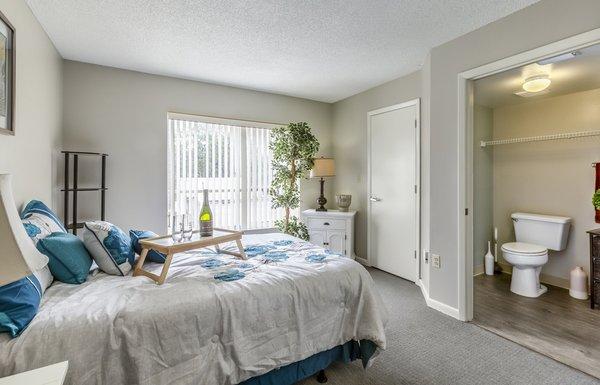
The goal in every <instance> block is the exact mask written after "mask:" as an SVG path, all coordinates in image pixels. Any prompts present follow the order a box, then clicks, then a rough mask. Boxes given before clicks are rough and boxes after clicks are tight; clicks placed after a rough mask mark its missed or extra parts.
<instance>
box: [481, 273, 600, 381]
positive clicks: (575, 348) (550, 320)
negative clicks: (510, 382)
mask: <svg viewBox="0 0 600 385" xmlns="http://www.w3.org/2000/svg"><path fill="white" fill-rule="evenodd" d="M510 277H511V276H510V275H508V274H500V275H495V276H486V275H478V276H476V277H474V279H473V304H474V307H473V310H474V311H473V323H475V324H476V325H479V326H481V327H483V328H484V329H487V330H489V331H491V332H493V333H496V334H498V335H500V336H502V337H504V338H507V339H509V340H511V341H514V342H516V343H518V344H520V345H523V346H525V347H527V348H529V349H531V350H534V351H536V352H539V353H542V354H544V355H546V356H549V357H551V358H554V359H555V360H557V361H559V362H562V363H564V364H566V365H569V366H572V367H574V368H576V369H579V370H581V371H583V372H585V373H588V374H590V375H592V376H594V377H596V378H600V310H599V309H595V310H592V309H590V308H589V301H581V300H576V299H574V298H571V297H570V296H569V292H568V291H567V290H566V289H562V288H558V287H554V286H549V285H546V286H548V292H547V293H546V294H543V295H542V296H540V297H538V298H527V297H522V296H519V295H516V294H513V293H512V292H511V291H510Z"/></svg>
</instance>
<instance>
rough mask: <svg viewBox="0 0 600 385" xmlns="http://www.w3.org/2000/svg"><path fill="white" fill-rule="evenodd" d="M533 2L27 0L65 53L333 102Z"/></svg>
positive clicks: (408, 69)
mask: <svg viewBox="0 0 600 385" xmlns="http://www.w3.org/2000/svg"><path fill="white" fill-rule="evenodd" d="M536 1H537V0H502V1H498V0H402V1H400V0H370V1H369V0H329V1H327V0H323V1H318V0H312V1H297V0H260V1H257V0H254V1H252V0H247V1H241V0H240V1H231V0H220V1H219V0H214V1H210V0H27V3H28V4H29V7H30V8H31V9H32V11H33V13H34V14H35V16H36V17H37V18H38V19H39V21H40V22H41V24H42V26H43V27H44V29H45V30H46V32H47V33H48V35H49V36H50V38H51V39H52V41H53V42H54V44H55V46H56V48H57V49H58V51H59V52H60V54H61V55H62V56H63V57H64V58H65V59H70V60H77V61H82V62H88V63H94V64H100V65H106V66H112V67H118V68H125V69H131V70H136V71H141V72H147V73H153V74H159V75H167V76H174V77H179V78H185V79H194V80H201V81H206V82H211V83H218V84H226V85H232V86H237V87H243V88H250V89H256V90H261V91H269V92H274V93H279V94H286V95H292V96H298V97H303V98H308V99H314V100H319V101H326V102H333V101H337V100H339V99H343V98H345V97H348V96H350V95H353V94H356V93H358V92H361V91H363V90H366V89H369V88H371V87H373V86H376V85H378V84H381V83H384V82H386V81H388V80H391V79H394V78H396V77H399V76H402V75H405V74H408V73H410V72H413V71H415V70H417V69H419V68H420V66H421V65H422V63H423V61H424V59H425V56H426V55H427V52H428V50H429V49H430V48H432V47H435V46H437V45H439V44H442V43H444V42H446V41H449V40H452V39H454V38H456V37H458V36H460V35H463V34H465V33H467V32H470V31H472V30H475V29H477V28H479V27H481V26H483V25H485V24H488V23H490V22H492V21H494V20H497V19H499V18H502V17H504V16H506V15H508V14H510V13H513V12H515V11H517V10H519V9H521V8H523V7H526V6H528V5H530V4H532V3H535V2H536Z"/></svg>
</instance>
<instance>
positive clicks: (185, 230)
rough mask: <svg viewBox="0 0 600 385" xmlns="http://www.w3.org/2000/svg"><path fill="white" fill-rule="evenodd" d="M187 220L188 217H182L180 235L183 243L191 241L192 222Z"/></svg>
mask: <svg viewBox="0 0 600 385" xmlns="http://www.w3.org/2000/svg"><path fill="white" fill-rule="evenodd" d="M189 218H190V216H189V215H184V216H183V219H182V220H181V234H182V236H183V240H184V241H189V240H190V239H192V234H193V230H192V222H191V221H190V219H189Z"/></svg>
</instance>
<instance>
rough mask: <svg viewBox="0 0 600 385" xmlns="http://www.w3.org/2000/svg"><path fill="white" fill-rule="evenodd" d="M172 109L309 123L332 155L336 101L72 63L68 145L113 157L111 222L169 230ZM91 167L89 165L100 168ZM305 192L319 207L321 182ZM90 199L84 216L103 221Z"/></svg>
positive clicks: (67, 72) (307, 202) (67, 66)
mask: <svg viewBox="0 0 600 385" xmlns="http://www.w3.org/2000/svg"><path fill="white" fill-rule="evenodd" d="M169 111H172V112H183V113H190V114H198V115H210V116H219V117H226V118H235V119H243V120H257V121H267V122H275V123H287V122H290V121H306V122H308V123H309V124H310V125H311V127H312V129H313V132H314V133H315V135H316V136H317V138H318V139H319V141H320V143H321V151H320V154H322V155H331V145H330V144H331V139H330V127H331V106H330V105H329V104H326V103H320V102H313V101H308V100H304V99H298V98H292V97H287V96H281V95H275V94H268V93H264V92H256V91H249V90H243V89H239V88H232V87H224V86H218V85H211V84H207V83H201V82H194V81H190V80H181V79H175V78H169V77H162V76H155V75H148V74H143V73H139V72H133V71H126V70H120V69H114V68H108V67H102V66H97V65H91V64H84V63H79V62H72V61H65V62H64V146H65V148H69V149H73V150H83V151H86V150H87V151H101V152H107V153H109V154H110V155H109V158H108V166H107V184H108V187H109V189H110V190H109V191H108V193H107V220H109V221H111V222H114V223H115V224H117V225H118V226H120V227H123V228H124V229H129V228H133V227H139V228H147V229H150V230H153V231H156V232H158V233H164V232H165V231H166V224H167V191H166V187H165V186H166V180H167V167H166V164H167V162H166V157H167V141H166V135H167V112H169ZM88 166H89V167H87V166H86V167H84V166H82V170H83V169H87V170H89V169H90V167H91V166H93V165H88ZM96 169H97V168H96ZM82 173H83V174H84V175H82V178H84V181H83V182H82V183H89V184H92V183H93V177H94V176H95V174H94V173H93V172H92V173H89V174H87V175H85V171H82ZM86 177H87V180H85V179H86ZM301 189H302V208H307V207H314V206H315V203H314V202H315V199H316V198H317V196H318V182H317V181H316V180H306V181H303V182H302V184H301ZM328 193H329V194H328V195H329V197H328V198H329V200H330V202H333V199H331V196H332V195H331V191H328ZM88 199H90V200H89V202H88V203H86V204H84V205H85V209H84V211H83V212H82V216H86V215H87V216H89V218H97V215H98V213H97V210H96V205H94V202H93V201H92V198H91V197H90V198H88Z"/></svg>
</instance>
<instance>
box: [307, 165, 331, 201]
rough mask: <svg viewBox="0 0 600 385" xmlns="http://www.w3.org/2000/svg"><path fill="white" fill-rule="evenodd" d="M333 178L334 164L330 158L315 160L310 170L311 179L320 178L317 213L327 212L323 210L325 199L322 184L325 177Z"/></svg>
mask: <svg viewBox="0 0 600 385" xmlns="http://www.w3.org/2000/svg"><path fill="white" fill-rule="evenodd" d="M331 176H335V163H334V162H333V159H332V158H323V157H320V158H316V159H315V164H314V166H313V168H312V170H310V177H311V178H321V180H320V182H321V195H320V196H319V198H318V199H317V204H318V205H319V207H317V211H327V209H326V208H325V204H326V203H327V199H325V195H324V194H323V184H324V183H325V179H323V178H327V177H331Z"/></svg>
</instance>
